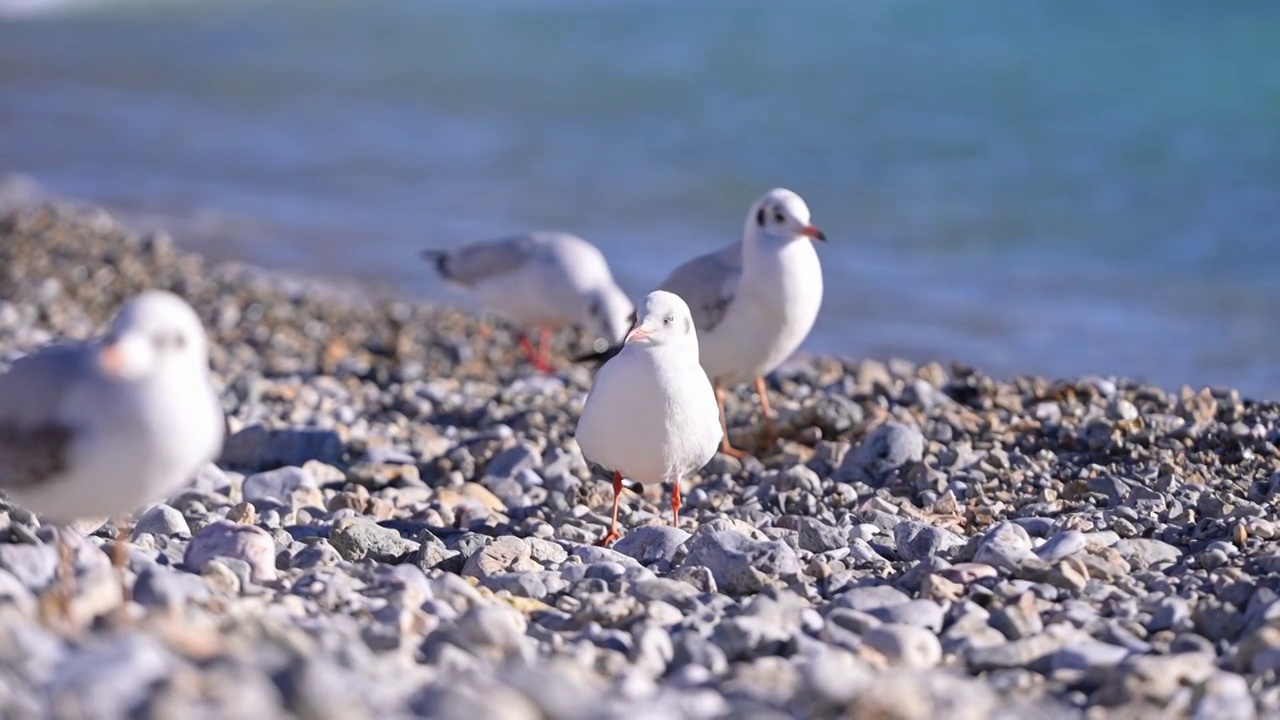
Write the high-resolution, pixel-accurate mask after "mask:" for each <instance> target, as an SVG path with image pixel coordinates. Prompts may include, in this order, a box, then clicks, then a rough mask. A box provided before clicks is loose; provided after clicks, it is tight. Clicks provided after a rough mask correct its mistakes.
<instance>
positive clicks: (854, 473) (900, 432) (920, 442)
mask: <svg viewBox="0 0 1280 720" xmlns="http://www.w3.org/2000/svg"><path fill="white" fill-rule="evenodd" d="M923 457H924V435H923V434H921V432H920V429H919V428H917V427H914V426H911V425H904V424H902V423H898V422H887V423H885V424H883V425H881V426H880V427H878V428H876V429H875V430H872V431H871V432H870V433H868V434H867V436H866V437H865V438H863V439H862V443H861V444H860V445H858V447H856V448H854V449H853V450H852V451H851V452H850V453H849V454H848V455H846V456H845V458H844V462H842V463H841V464H840V467H839V469H837V470H836V473H835V480H836V482H849V481H851V480H874V479H876V478H878V477H879V476H880V475H882V474H884V473H886V472H890V471H892V470H897V469H899V468H901V467H903V466H905V465H907V464H909V463H915V462H920V460H921V459H922V458H923Z"/></svg>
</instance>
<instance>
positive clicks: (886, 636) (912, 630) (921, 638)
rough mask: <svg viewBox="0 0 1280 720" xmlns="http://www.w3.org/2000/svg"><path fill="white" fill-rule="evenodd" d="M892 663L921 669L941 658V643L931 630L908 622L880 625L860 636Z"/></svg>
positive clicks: (934, 664)
mask: <svg viewBox="0 0 1280 720" xmlns="http://www.w3.org/2000/svg"><path fill="white" fill-rule="evenodd" d="M862 639H863V642H865V643H866V644H867V645H868V646H870V647H872V648H874V649H875V650H877V651H878V652H879V653H880V654H881V655H884V656H885V658H886V659H887V660H888V661H889V662H890V664H892V665H896V666H899V667H907V668H913V669H916V670H923V669H927V668H931V667H934V666H936V665H937V664H938V663H939V662H941V661H942V645H941V644H939V643H938V638H937V636H936V635H934V634H933V633H932V632H929V631H928V630H925V629H923V628H919V627H913V626H911V625H894V624H889V625H880V626H879V627H874V628H871V629H870V630H867V632H866V633H865V634H864V635H863V636H862Z"/></svg>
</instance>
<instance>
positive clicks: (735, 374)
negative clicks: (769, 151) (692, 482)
mask: <svg viewBox="0 0 1280 720" xmlns="http://www.w3.org/2000/svg"><path fill="white" fill-rule="evenodd" d="M826 239H827V236H826V235H825V234H824V233H823V232H822V231H821V230H819V229H818V228H817V227H814V225H812V224H811V218H810V214H809V206H808V205H806V204H805V202H804V200H803V199H801V198H800V196H799V195H797V194H795V193H794V192H792V191H790V190H786V189H784V188H775V189H773V190H770V191H769V192H767V193H765V194H764V196H762V197H761V198H760V199H758V200H756V201H755V202H754V203H752V205H751V208H750V209H749V210H748V211H747V216H746V221H745V225H744V227H743V233H742V240H741V241H740V242H735V243H733V244H731V245H727V246H725V247H722V248H720V249H719V250H716V251H715V252H711V253H708V254H706V255H700V256H698V257H695V258H693V259H692V260H689V261H688V262H686V263H685V264H683V265H681V266H680V267H678V268H676V269H675V270H674V271H673V272H672V273H671V274H670V275H669V276H667V279H666V280H663V281H662V283H661V284H659V285H658V287H659V288H660V289H662V290H667V291H670V292H673V293H675V294H677V295H679V296H680V297H682V298H684V300H685V301H686V302H687V303H688V304H689V309H690V311H691V312H692V317H693V321H694V324H695V325H696V326H697V328H698V338H699V343H698V344H699V347H700V355H701V358H702V367H703V368H704V369H705V370H706V372H707V376H708V377H709V378H710V379H711V382H712V383H713V385H714V386H715V394H716V401H717V404H718V405H719V407H720V417H721V425H722V427H723V428H724V440H723V441H722V443H721V446H720V450H721V452H724V453H725V454H728V455H732V456H734V457H739V458H741V457H743V456H745V455H747V454H748V453H747V452H745V451H743V450H741V449H739V448H736V447H734V446H733V445H732V444H731V443H730V442H729V428H728V422H727V417H726V415H725V411H724V395H725V392H726V391H728V390H729V389H731V388H732V387H733V386H735V385H738V384H740V383H744V382H747V381H752V382H754V384H755V390H756V393H757V395H758V397H759V402H760V409H761V413H762V415H763V418H764V423H765V434H766V436H767V437H766V445H768V444H771V443H772V442H773V440H775V439H776V437H777V434H776V431H775V429H774V416H773V411H772V409H771V408H770V407H769V396H768V389H767V387H766V386H765V381H764V376H765V375H767V374H769V373H770V372H772V371H773V370H774V368H776V367H778V366H779V365H781V364H782V363H783V361H785V360H786V359H787V358H788V357H790V356H791V355H792V354H793V353H794V352H795V351H796V350H797V349H799V347H800V344H801V343H802V342H804V339H805V338H806V337H808V335H809V331H810V330H811V329H812V328H813V323H814V321H816V320H817V317H818V310H819V309H820V308H821V307H822V265H821V263H820V262H819V261H818V253H817V251H816V250H815V248H814V243H815V242H825V241H826ZM618 349H619V348H617V347H614V348H609V349H607V350H605V351H603V352H597V353H592V354H589V355H584V356H581V357H579V358H576V360H578V361H596V362H602V361H607V360H608V359H609V358H610V357H612V356H613V355H614V354H616V353H617V351H618Z"/></svg>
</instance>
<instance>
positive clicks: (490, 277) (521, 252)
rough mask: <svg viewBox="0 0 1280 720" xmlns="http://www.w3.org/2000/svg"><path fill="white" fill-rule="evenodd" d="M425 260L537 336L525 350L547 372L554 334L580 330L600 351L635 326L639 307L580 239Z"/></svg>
mask: <svg viewBox="0 0 1280 720" xmlns="http://www.w3.org/2000/svg"><path fill="white" fill-rule="evenodd" d="M422 254H423V257H425V258H426V259H427V260H429V261H431V262H433V263H435V266H436V270H437V271H438V272H439V273H440V276H441V277H442V278H444V279H445V280H446V281H447V282H449V283H451V284H454V285H457V286H460V287H462V288H465V289H467V290H470V291H471V292H473V293H475V295H476V296H477V297H478V298H479V299H480V301H481V302H482V303H483V304H484V305H486V306H487V307H489V308H490V309H492V310H494V311H496V312H498V313H499V314H501V315H504V316H506V317H508V318H510V319H511V320H513V321H515V322H517V323H519V324H522V325H526V326H533V327H538V328H540V329H541V334H540V336H539V338H538V349H537V350H536V351H535V350H534V348H533V345H532V343H530V342H529V338H528V337H527V336H525V335H523V334H522V335H521V336H520V347H521V348H522V349H523V350H524V352H525V354H526V355H528V356H529V360H530V361H531V362H532V363H533V364H534V366H535V367H537V368H538V369H539V370H541V371H543V372H549V371H550V366H549V365H548V357H547V353H548V351H549V347H548V343H549V335H550V334H551V330H552V329H554V328H559V327H563V326H566V325H572V324H575V323H582V324H583V325H585V326H586V327H587V328H588V330H590V331H591V332H592V333H594V334H595V335H596V338H597V341H596V345H597V349H600V348H602V347H607V346H608V345H611V344H613V343H617V342H619V341H621V340H622V336H623V335H624V334H626V332H627V329H628V328H630V327H631V324H632V323H633V322H634V321H635V306H634V305H632V303H631V300H630V299H628V298H627V295H626V293H624V292H623V291H622V289H621V288H619V287H618V284H617V283H616V282H614V279H613V273H611V272H610V271H609V263H608V262H606V261H605V259H604V255H603V254H602V253H601V252H600V250H599V249H597V248H596V246H595V245H592V244H591V243H589V242H587V241H586V240H583V239H582V238H580V237H578V236H576V235H570V234H569V233H563V232H535V233H530V234H526V235H515V236H511V237H504V238H499V239H497V240H491V241H487V242H479V243H474V244H471V245H466V246H463V247H460V248H455V249H452V250H426V251H424V252H423V253H422Z"/></svg>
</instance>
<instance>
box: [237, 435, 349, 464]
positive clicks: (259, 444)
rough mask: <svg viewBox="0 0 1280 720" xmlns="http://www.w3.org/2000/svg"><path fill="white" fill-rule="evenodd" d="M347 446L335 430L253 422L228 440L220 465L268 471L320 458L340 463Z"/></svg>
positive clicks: (328, 461) (323, 461)
mask: <svg viewBox="0 0 1280 720" xmlns="http://www.w3.org/2000/svg"><path fill="white" fill-rule="evenodd" d="M344 453H345V448H344V447H343V445H342V439H341V438H339V437H338V434H337V433H335V432H334V431H332V430H320V429H315V428H274V429H268V428H267V427H265V426H263V425H261V424H256V423H255V424H253V425H249V426H248V427H246V428H244V429H242V430H241V431H240V432H238V433H235V434H234V435H232V436H231V437H229V438H227V439H226V442H225V444H224V445H223V448H222V457H221V459H220V461H219V462H220V464H223V465H228V466H230V467H234V468H237V469H243V470H268V469H271V468H278V467H281V466H285V465H302V464H303V463H305V462H307V461H308V460H318V461H320V462H322V463H326V464H329V465H338V464H341V462H342V458H343V454H344Z"/></svg>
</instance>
